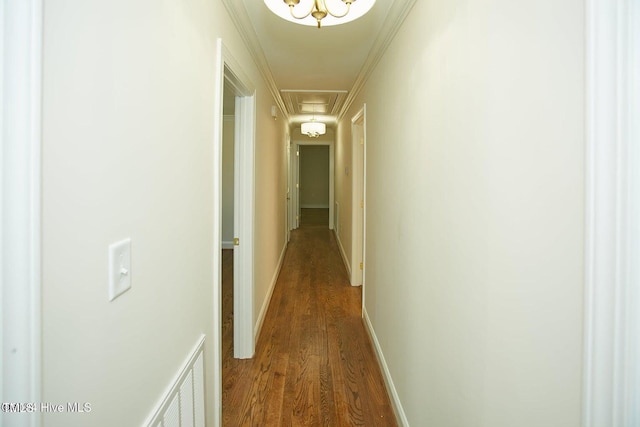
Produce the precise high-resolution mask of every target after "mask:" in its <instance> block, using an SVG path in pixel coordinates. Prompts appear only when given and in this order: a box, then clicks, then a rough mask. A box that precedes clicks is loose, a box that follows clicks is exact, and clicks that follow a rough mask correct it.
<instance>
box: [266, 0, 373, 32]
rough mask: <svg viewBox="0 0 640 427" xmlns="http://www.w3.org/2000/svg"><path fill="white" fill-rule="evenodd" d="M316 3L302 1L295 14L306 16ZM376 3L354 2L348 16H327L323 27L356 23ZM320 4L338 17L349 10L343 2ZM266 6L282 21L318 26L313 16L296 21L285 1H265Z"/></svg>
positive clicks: (368, 0) (328, 0)
mask: <svg viewBox="0 0 640 427" xmlns="http://www.w3.org/2000/svg"><path fill="white" fill-rule="evenodd" d="M314 1H316V0H300V3H299V4H297V5H296V6H295V7H294V8H293V13H295V14H296V15H304V14H305V13H308V12H309V11H311V9H312V7H313V4H314ZM375 2H376V0H354V2H353V3H352V4H351V8H350V9H349V13H347V15H346V16H344V17H342V18H335V17H333V16H331V15H330V14H327V16H326V17H325V18H323V19H322V26H323V27H329V26H331V25H340V24H346V23H347V22H351V21H354V20H356V19H358V18H360V17H361V16H362V15H364V14H365V13H367V12H369V10H370V9H371V8H372V7H373V5H374V4H375ZM320 3H321V4H322V3H324V4H325V5H326V7H327V8H328V9H329V10H330V11H331V12H333V13H334V14H336V15H341V14H343V13H345V11H346V10H347V5H346V4H344V3H343V2H342V0H320ZM264 4H265V5H266V6H267V7H268V8H269V10H271V12H273V13H275V14H276V15H278V16H279V17H280V18H282V19H286V20H287V21H290V22H294V23H296V24H300V25H308V26H310V27H317V26H318V21H316V18H314V17H313V16H311V15H309V16H307V17H306V18H304V19H296V18H294V17H293V16H291V11H290V10H289V6H287V4H286V3H285V2H284V1H283V0H264Z"/></svg>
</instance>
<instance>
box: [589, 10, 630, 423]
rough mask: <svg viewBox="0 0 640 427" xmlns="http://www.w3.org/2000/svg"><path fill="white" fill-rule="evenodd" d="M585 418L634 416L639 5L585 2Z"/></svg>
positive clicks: (613, 420) (613, 419) (612, 419)
mask: <svg viewBox="0 0 640 427" xmlns="http://www.w3.org/2000/svg"><path fill="white" fill-rule="evenodd" d="M586 6H587V10H586V33H587V44H586V59H587V61H586V76H587V82H586V90H587V92H586V138H587V143H586V215H585V223H586V241H585V245H586V247H585V267H586V270H585V328H584V330H585V337H584V342H585V347H584V354H585V359H584V380H583V405H582V407H583V421H582V425H583V427H598V426H608V427H625V426H636V425H639V424H640V350H639V349H638V347H639V346H640V266H639V265H638V261H637V259H638V258H639V257H640V219H639V217H640V125H639V123H638V120H637V118H638V115H639V114H640V81H639V80H638V77H637V76H638V75H639V73H640V4H639V3H638V2H637V1H636V0H617V1H610V0H588V1H587V3H586Z"/></svg>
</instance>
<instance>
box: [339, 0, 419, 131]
mask: <svg viewBox="0 0 640 427" xmlns="http://www.w3.org/2000/svg"><path fill="white" fill-rule="evenodd" d="M415 2H416V0H395V1H394V2H393V4H392V5H391V7H390V8H389V12H388V14H387V19H386V20H385V22H384V25H383V26H382V29H381V30H380V32H379V33H378V37H377V38H376V40H375V42H374V43H373V47H372V48H371V50H370V51H369V55H368V56H367V59H366V61H365V62H364V65H363V66H362V68H361V70H360V73H359V74H358V77H356V80H355V82H354V83H353V86H352V88H351V90H350V91H349V95H348V96H347V99H346V100H345V102H344V104H343V105H342V108H341V109H340V113H339V114H338V121H340V120H341V119H342V118H343V117H344V115H345V114H346V113H347V111H349V108H350V107H351V104H353V101H355V99H356V97H357V96H358V95H359V94H360V91H361V90H362V88H363V87H364V85H365V83H367V80H369V77H370V76H371V73H372V72H373V70H374V69H375V67H376V65H378V62H380V59H381V58H382V56H383V55H384V53H385V52H386V51H387V48H388V47H389V45H390V44H391V42H392V41H393V38H394V37H395V36H396V34H397V33H398V30H399V29H400V26H401V25H402V23H403V22H404V20H405V18H406V17H407V15H409V12H410V11H411V8H412V7H413V5H414V4H415Z"/></svg>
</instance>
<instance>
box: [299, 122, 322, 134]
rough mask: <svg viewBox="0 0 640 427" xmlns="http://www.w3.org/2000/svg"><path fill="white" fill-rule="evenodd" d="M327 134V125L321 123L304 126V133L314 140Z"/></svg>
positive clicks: (308, 123) (309, 123)
mask: <svg viewBox="0 0 640 427" xmlns="http://www.w3.org/2000/svg"><path fill="white" fill-rule="evenodd" d="M326 132H327V125H325V124H324V123H319V122H306V123H303V124H302V133H303V134H305V135H309V136H310V137H312V138H315V137H317V136H318V135H324V134H325V133H326Z"/></svg>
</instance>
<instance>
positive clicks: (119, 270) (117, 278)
mask: <svg viewBox="0 0 640 427" xmlns="http://www.w3.org/2000/svg"><path fill="white" fill-rule="evenodd" d="M130 288H131V239H124V240H121V241H119V242H116V243H113V244H112V245H109V301H113V300H114V299H116V298H117V297H118V296H119V295H121V294H122V293H123V292H125V291H127V290H129V289H130Z"/></svg>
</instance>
